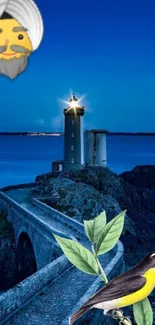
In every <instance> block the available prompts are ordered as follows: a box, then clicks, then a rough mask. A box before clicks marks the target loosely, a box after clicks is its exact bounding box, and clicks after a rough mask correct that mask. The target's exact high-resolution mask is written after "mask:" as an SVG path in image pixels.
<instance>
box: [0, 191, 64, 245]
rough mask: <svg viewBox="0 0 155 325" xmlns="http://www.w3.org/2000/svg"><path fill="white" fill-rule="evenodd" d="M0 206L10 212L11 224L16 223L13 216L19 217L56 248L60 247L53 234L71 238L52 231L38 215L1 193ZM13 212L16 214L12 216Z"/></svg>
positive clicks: (62, 233)
mask: <svg viewBox="0 0 155 325" xmlns="http://www.w3.org/2000/svg"><path fill="white" fill-rule="evenodd" d="M0 206H2V207H4V208H5V209H6V210H8V212H9V217H8V219H9V221H10V222H14V220H13V218H14V217H13V215H16V216H18V218H20V219H21V220H22V221H26V222H27V223H28V224H29V225H30V226H31V227H32V228H33V229H34V230H35V231H37V232H38V233H40V234H41V235H42V236H43V237H46V238H47V240H50V241H51V240H52V241H53V243H54V244H55V246H57V247H59V245H58V244H57V242H56V241H55V239H54V237H53V235H52V232H54V233H55V234H56V235H58V236H62V237H70V236H66V235H65V232H61V231H57V230H55V229H54V230H53V229H50V227H49V226H48V224H47V223H46V222H44V221H43V220H41V219H39V218H37V215H35V214H34V213H33V212H31V211H29V210H28V209H26V208H25V207H23V206H21V205H20V204H19V203H18V202H16V201H14V200H13V199H12V198H10V197H8V196H7V195H6V194H5V193H3V192H0ZM11 211H12V212H15V213H14V214H13V213H12V214H11Z"/></svg>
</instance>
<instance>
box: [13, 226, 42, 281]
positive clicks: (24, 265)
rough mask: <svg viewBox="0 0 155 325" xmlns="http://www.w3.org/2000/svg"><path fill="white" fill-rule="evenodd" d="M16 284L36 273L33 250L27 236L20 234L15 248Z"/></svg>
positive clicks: (24, 233) (23, 233)
mask: <svg viewBox="0 0 155 325" xmlns="http://www.w3.org/2000/svg"><path fill="white" fill-rule="evenodd" d="M16 259H17V266H18V282H19V281H23V280H24V279H26V278H27V277H29V276H30V275H32V274H33V273H35V272H36V271H37V262H36V256H35V252H34V248H33V245H32V242H31V239H30V237H29V235H28V234H27V233H26V232H21V233H20V235H19V237H18V242H17V247H16Z"/></svg>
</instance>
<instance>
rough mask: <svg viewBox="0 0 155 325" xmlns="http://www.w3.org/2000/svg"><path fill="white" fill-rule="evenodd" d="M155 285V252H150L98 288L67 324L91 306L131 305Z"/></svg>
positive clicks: (149, 291) (106, 307)
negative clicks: (131, 266)
mask: <svg viewBox="0 0 155 325" xmlns="http://www.w3.org/2000/svg"><path fill="white" fill-rule="evenodd" d="M154 286H155V253H150V254H148V255H147V256H145V257H144V259H143V260H142V261H141V262H140V263H139V264H137V265H136V266H135V267H133V268H132V269H131V270H129V271H126V272H125V273H123V274H121V275H119V276H117V277H116V278H114V279H113V280H111V281H109V283H108V284H107V285H105V287H103V288H101V289H100V290H98V291H97V292H96V293H95V294H94V295H93V296H92V297H91V298H90V299H89V300H88V301H87V302H86V303H85V304H84V305H83V306H82V307H81V308H80V310H79V311H77V312H75V313H74V314H72V315H71V316H70V318H69V324H73V323H74V322H75V321H76V320H77V319H79V318H80V317H81V316H82V315H83V314H85V313H86V312H87V311H88V310H90V309H91V308H99V309H104V314H105V315H106V314H107V312H108V311H109V310H114V309H119V308H122V307H126V306H129V305H133V304H135V303H137V302H139V301H141V300H143V299H144V298H146V297H147V296H148V295H149V294H150V293H151V292H152V290H153V289H154Z"/></svg>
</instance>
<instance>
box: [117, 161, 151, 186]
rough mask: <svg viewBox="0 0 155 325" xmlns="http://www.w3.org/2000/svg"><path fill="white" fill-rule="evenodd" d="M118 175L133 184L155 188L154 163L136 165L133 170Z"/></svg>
mask: <svg viewBox="0 0 155 325" xmlns="http://www.w3.org/2000/svg"><path fill="white" fill-rule="evenodd" d="M120 177H121V178H122V179H124V180H125V181H126V182H128V183H130V184H133V185H135V186H139V187H141V188H148V189H150V190H155V166H154V165H145V166H136V167H135V168H134V169H133V170H131V171H128V172H124V173H122V174H121V175H120Z"/></svg>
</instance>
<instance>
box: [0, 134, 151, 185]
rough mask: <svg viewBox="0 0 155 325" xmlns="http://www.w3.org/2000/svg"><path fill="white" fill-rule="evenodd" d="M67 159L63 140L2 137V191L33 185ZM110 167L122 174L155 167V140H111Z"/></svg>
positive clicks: (135, 137)
mask: <svg viewBox="0 0 155 325" xmlns="http://www.w3.org/2000/svg"><path fill="white" fill-rule="evenodd" d="M59 159H63V136H0V187H2V186H7V185H13V184H21V183H29V182H33V181H34V180H35V178H36V176H37V175H40V174H43V173H48V172H50V171H51V166H52V161H53V160H59ZM107 162H108V167H109V168H110V169H111V170H113V171H114V172H116V173H117V174H120V173H121V172H123V171H125V170H131V169H132V168H134V167H135V166H136V165H145V164H148V165H150V164H152V165H154V164H155V136H107Z"/></svg>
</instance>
